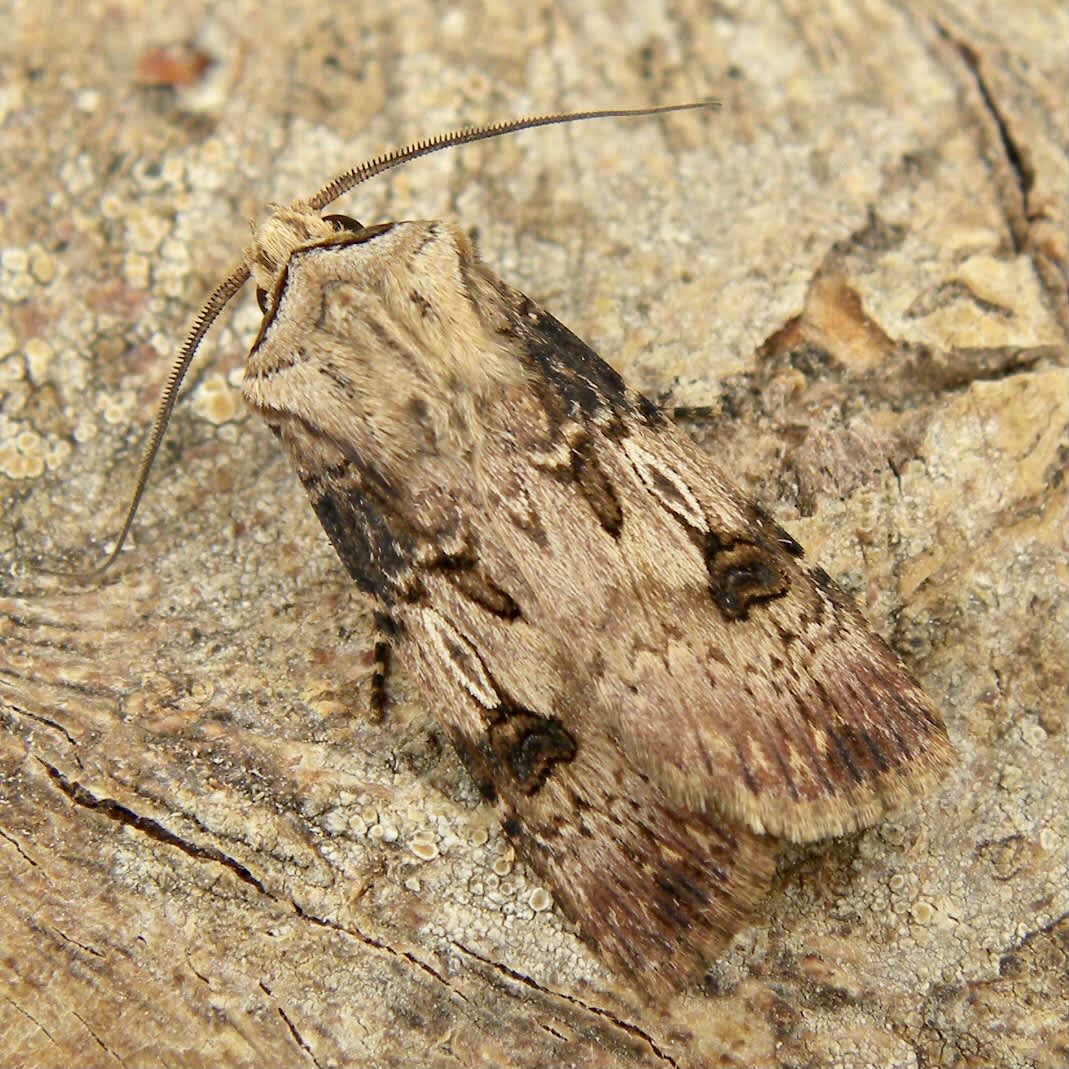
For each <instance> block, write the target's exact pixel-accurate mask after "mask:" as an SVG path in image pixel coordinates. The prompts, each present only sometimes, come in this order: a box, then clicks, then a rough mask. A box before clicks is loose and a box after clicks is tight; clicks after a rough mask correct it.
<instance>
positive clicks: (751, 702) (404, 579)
mask: <svg viewBox="0 0 1069 1069" xmlns="http://www.w3.org/2000/svg"><path fill="white" fill-rule="evenodd" d="M702 106H709V102H703V103H702V104H688V105H679V106H675V107H665V108H651V109H643V110H641V111H632V112H619V111H611V112H585V113H580V114H576V115H553V116H542V117H536V118H529V119H520V120H516V121H514V122H509V123H502V124H498V125H495V126H487V127H480V128H475V129H471V130H462V131H457V132H454V133H451V134H446V135H443V136H442V137H439V138H435V139H432V140H430V141H425V142H420V143H418V144H416V145H413V146H410V147H409V148H405V149H401V150H398V151H396V152H393V153H389V154H387V155H385V156H381V157H379V158H377V159H375V160H372V161H370V162H369V163H367V164H364V165H362V166H361V167H358V168H356V169H355V170H352V171H349V172H347V173H345V174H343V175H341V176H340V177H339V178H337V179H335V180H334V181H333V182H331V183H330V184H329V185H327V186H326V187H324V188H323V189H322V190H321V191H320V192H319V193H317V194H316V195H315V196H313V197H311V198H310V199H309V200H306V201H296V202H295V203H293V204H292V205H290V206H289V207H283V208H278V209H277V210H275V211H274V213H273V214H272V215H271V217H270V218H269V219H268V220H267V222H265V223H264V224H263V225H262V226H261V227H260V229H259V230H258V231H257V233H256V235H255V238H254V240H253V243H252V245H251V246H250V247H249V248H248V249H246V251H245V254H244V259H243V262H242V263H241V265H240V266H238V267H237V268H236V269H235V270H234V272H233V273H232V274H231V275H230V277H229V278H227V279H226V280H225V281H224V282H223V283H222V284H221V285H220V286H219V287H218V288H217V289H216V290H215V292H214V293H213V294H212V296H211V297H210V298H209V300H208V303H207V305H206V306H205V308H204V309H203V310H202V312H201V313H200V315H199V316H198V318H197V320H196V322H195V324H194V327H193V330H192V331H191V333H190V336H189V338H188V340H187V342H186V344H185V346H184V347H183V349H182V351H181V353H180V355H179V357H178V360H177V362H176V365H175V368H174V370H173V372H172V374H171V377H170V379H169V381H168V383H167V386H166V388H165V390H164V393H163V396H162V398H161V401H160V408H159V412H158V415H157V418H156V421H155V424H154V427H153V431H152V434H151V436H150V440H149V444H148V448H147V449H146V452H145V457H144V459H143V461H142V466H141V472H140V476H139V481H138V486H137V489H136V491H135V494H134V497H133V501H132V503H131V505H130V508H129V511H128V513H127V516H126V521H125V523H124V526H123V529H122V532H121V534H120V537H119V540H118V543H117V544H116V546H115V548H114V550H113V551H112V554H111V556H110V557H109V559H108V562H107V563H110V562H111V561H112V560H114V558H115V556H116V555H117V554H118V552H119V549H120V548H121V545H122V541H123V539H124V538H125V536H126V534H127V533H128V531H129V528H130V524H131V522H132V520H133V516H134V513H135V511H136V509H137V505H138V503H139V501H140V498H141V495H142V493H143V490H144V486H145V480H146V478H147V474H148V471H149V468H150V466H151V463H152V460H153V458H154V456H155V453H156V451H157V449H158V447H159V443H160V440H161V438H162V435H163V430H164V428H165V426H166V422H167V420H168V418H169V415H170V413H171V410H172V408H173V406H174V403H175V398H176V396H177V391H178V386H179V384H180V382H181V379H182V376H183V375H184V374H185V371H186V369H187V367H188V366H189V363H190V361H191V359H192V357H193V354H194V352H195V351H196V349H197V347H198V345H199V344H200V341H201V339H202V338H203V336H204V333H205V332H206V330H207V328H208V326H209V325H210V324H211V322H212V321H213V320H214V319H215V317H216V316H217V315H218V314H219V312H220V310H221V309H222V308H223V306H224V305H225V304H226V303H227V301H229V299H230V298H231V297H232V296H233V295H234V294H235V293H236V292H237V291H238V290H239V289H240V288H241V287H242V285H243V284H244V282H245V281H246V280H247V279H248V278H250V277H251V278H252V279H253V280H254V283H255V285H256V288H257V295H258V299H259V303H260V307H261V309H262V311H263V323H262V325H261V327H260V332H259V335H258V336H257V338H256V341H255V342H254V343H253V346H252V350H251V352H250V353H249V357H248V361H247V364H246V367H245V376H244V385H243V387H242V393H243V395H244V397H245V400H246V401H247V402H248V403H249V405H250V406H251V407H252V408H253V409H255V411H257V412H258V413H259V414H260V415H261V416H262V417H263V419H264V420H265V421H266V423H267V425H268V426H269V427H270V428H271V430H272V431H273V432H274V433H275V435H276V436H277V437H278V438H279V439H280V440H281V442H282V443H283V445H284V446H285V448H286V449H287V450H288V452H289V454H290V456H291V458H292V461H293V464H294V466H295V468H296V470H297V474H298V476H299V478H300V480H301V482H302V483H303V484H304V486H305V489H306V490H307V492H308V495H309V497H310V499H311V502H312V506H313V508H314V509H315V511H316V513H317V515H318V516H319V519H320V521H321V522H322V524H323V527H324V529H325V531H326V533H327V535H328V537H329V538H330V540H331V542H332V543H333V544H334V547H335V549H336V550H337V552H338V556H339V557H340V558H341V560H342V563H343V564H344V565H345V567H346V568H347V569H348V571H349V573H350V575H351V576H352V578H353V580H354V581H355V582H356V583H357V585H358V586H359V587H360V588H361V589H362V590H363V591H365V592H366V593H367V594H368V595H370V596H371V597H372V598H374V599H375V601H376V602H377V606H378V609H379V611H380V613H381V614H382V616H383V618H384V619H387V620H388V621H389V623H388V627H387V637H388V639H389V642H390V644H391V645H392V646H393V647H394V648H396V650H397V651H399V652H400V653H401V654H402V655H403V656H404V658H405V659H406V660H407V662H408V663H409V664H410V666H411V668H412V669H413V670H414V672H415V673H416V676H417V677H418V679H419V681H420V682H421V683H422V686H423V688H424V690H425V693H426V697H427V702H428V704H429V706H430V707H431V709H432V710H433V711H434V713H435V715H436V716H437V717H438V718H439V720H440V721H441V724H442V726H443V728H444V729H445V731H446V732H447V733H448V735H449V737H450V738H451V739H452V741H453V743H454V745H455V746H456V749H457V752H458V753H459V754H460V756H461V758H462V759H463V761H464V763H465V764H466V766H467V767H468V769H469V770H470V771H471V774H472V775H473V777H474V778H475V780H476V781H477V783H478V785H479V787H480V789H481V791H482V793H483V794H484V795H485V797H486V798H487V799H488V800H490V801H492V802H493V803H494V804H496V806H497V808H498V810H499V812H500V814H501V817H502V820H503V822H504V829H505V832H506V834H507V835H508V837H509V838H510V839H511V840H512V841H513V842H514V843H515V845H516V847H517V848H518V849H519V851H520V852H521V854H522V856H523V857H524V858H525V859H526V860H527V861H528V862H529V863H530V865H531V866H532V867H533V868H534V869H535V870H536V871H537V872H538V873H539V874H540V875H541V877H542V878H543V879H544V880H545V881H546V882H547V883H548V885H549V886H550V887H551V888H552V890H553V893H554V896H555V897H556V900H557V901H558V902H559V903H560V905H561V907H562V908H563V910H564V912H565V913H566V914H567V915H568V916H569V917H570V918H572V919H573V920H574V921H575V922H576V924H577V925H578V926H579V928H580V930H581V932H582V933H583V935H584V936H585V937H586V938H587V939H588V940H589V941H590V942H591V943H593V944H594V945H595V946H596V947H597V949H598V950H599V951H600V952H601V954H602V955H603V956H604V957H605V958H606V959H607V960H608V961H609V962H610V963H611V964H612V965H613V966H615V967H616V968H618V969H619V970H621V971H623V972H625V973H629V974H639V975H641V976H643V977H644V978H646V980H647V982H651V983H654V984H661V985H664V984H668V985H672V986H678V985H681V984H683V983H685V982H687V981H688V980H690V979H692V978H694V977H695V976H697V975H700V973H701V971H702V970H703V968H704V967H705V966H706V965H707V964H708V963H709V962H710V959H712V958H713V957H714V956H715V955H716V954H717V953H718V952H719V951H720V950H721V949H722V948H723V947H724V945H725V944H726V942H727V941H728V940H729V939H730V938H731V936H732V934H733V933H734V932H735V931H737V930H738V929H739V927H740V926H742V925H744V924H745V923H746V922H747V919H748V918H749V917H750V916H751V913H752V911H753V908H754V906H755V903H757V901H758V900H759V899H760V897H761V896H762V894H763V893H764V892H765V890H766V888H767V886H768V883H769V879H770V875H771V873H772V870H773V866H774V860H775V854H776V850H777V845H778V840H781V839H787V840H791V841H794V842H807V841H810V840H814V839H820V838H823V837H826V836H833V835H840V834H843V833H845V832H849V831H852V830H854V829H857V828H862V827H865V826H866V825H868V824H871V823H872V822H874V821H876V820H878V819H879V818H880V817H882V816H883V815H884V814H885V813H886V812H887V811H888V810H889V809H890V808H892V807H893V806H895V805H897V804H899V803H901V802H903V801H905V800H908V799H910V798H911V797H913V796H914V795H915V794H916V793H917V792H918V791H919V790H921V789H922V788H923V786H924V785H925V784H926V783H927V782H928V781H930V780H932V779H933V778H935V777H937V776H939V774H940V773H942V772H944V771H945V770H946V769H947V767H948V766H949V765H950V764H951V762H952V760H953V751H952V749H951V746H950V743H949V741H948V739H947V735H946V731H945V729H944V727H943V723H942V721H941V719H940V716H939V714H938V713H937V711H936V710H935V708H934V707H933V706H932V704H931V702H930V701H929V700H928V698H927V697H926V696H925V695H924V693H923V692H922V691H921V689H920V688H919V686H918V685H917V684H916V683H915V682H914V680H913V679H912V678H911V677H910V675H909V674H908V672H907V671H906V669H905V668H904V667H903V666H902V664H901V663H900V662H899V660H898V659H897V658H896V656H895V655H894V654H893V653H892V652H891V650H890V649H888V647H887V646H886V645H885V644H884V643H883V642H882V641H881V640H880V638H879V637H878V636H877V635H876V634H875V633H874V632H873V631H872V630H871V629H870V628H869V626H868V625H867V624H866V623H865V621H864V619H863V618H862V617H861V615H860V613H859V612H858V611H857V609H856V608H855V607H854V606H853V604H852V603H851V602H850V600H849V598H848V597H847V596H846V595H845V594H844V593H843V592H842V591H841V590H840V589H839V588H838V587H837V586H836V585H835V583H834V582H833V581H832V580H831V579H830V578H829V577H828V575H827V574H826V573H825V572H824V571H823V570H822V569H820V568H819V567H816V566H813V565H812V564H810V563H809V562H808V561H807V560H806V558H805V555H804V553H803V550H802V548H801V546H799V545H798V543H797V542H795V540H794V539H793V538H791V536H790V535H789V534H787V533H786V532H785V531H784V530H783V529H782V528H780V527H779V526H777V525H776V524H775V523H774V522H773V521H772V520H771V519H770V518H769V517H768V516H767V515H765V514H764V513H763V512H762V511H761V510H760V509H758V508H757V507H755V506H754V505H753V504H751V503H750V502H749V501H748V500H747V499H746V497H745V496H744V495H743V494H742V493H741V492H740V491H739V490H738V489H737V488H736V487H735V486H734V485H733V484H732V483H731V481H730V480H729V479H727V478H726V477H725V476H724V475H723V474H722V473H721V472H720V471H719V470H717V468H716V467H715V466H714V465H713V464H712V463H711V462H710V460H709V458H708V457H707V456H706V455H705V454H704V453H703V452H702V451H701V450H700V449H699V448H698V447H697V446H696V445H695V444H694V443H693V442H692V441H691V440H690V439H689V438H687V437H686V435H684V434H683V433H681V432H680V431H679V430H678V429H677V428H676V427H675V426H674V425H673V423H672V422H671V421H670V420H668V419H667V418H666V417H665V416H664V415H663V414H662V413H661V411H660V410H659V409H658V408H657V407H655V406H654V405H653V404H652V403H651V402H650V401H648V400H647V399H646V398H645V397H643V396H641V395H639V394H637V393H635V392H633V391H632V390H630V389H629V388H628V387H627V386H626V385H625V384H624V382H623V381H622V379H621V378H620V376H619V375H618V374H617V373H616V372H615V371H614V370H613V369H612V368H611V367H610V366H609V365H608V364H606V363H605V362H604V361H603V360H602V359H601V358H600V357H599V356H598V355H597V354H596V353H594V352H593V351H592V350H591V349H589V348H588V347H587V346H586V345H585V344H584V343H583V342H582V341H580V340H579V338H577V337H576V336H575V335H574V334H572V333H571V332H570V331H569V330H568V329H567V328H566V327H564V326H563V325H562V324H561V323H559V322H558V321H557V320H556V319H554V318H553V316H552V315H550V314H549V312H547V311H546V310H545V309H543V308H541V307H539V306H538V305H537V304H536V303H535V302H534V301H532V300H530V298H528V297H526V296H524V295H523V294H522V293H520V292H519V291H517V290H515V289H513V288H512V287H511V286H509V285H508V284H507V283H505V282H503V281H502V280H501V279H499V278H498V277H497V276H496V275H495V274H494V273H493V272H492V271H491V270H490V269H489V268H488V267H487V266H486V265H485V264H483V263H482V262H481V261H480V259H479V258H478V255H477V254H476V252H475V249H474V248H473V246H472V243H471V241H470V240H469V238H468V237H467V236H465V234H464V233H463V232H462V231H461V230H460V229H458V228H457V227H456V226H453V225H451V224H449V223H445V222H399V223H392V222H388V223H376V224H373V225H370V226H365V225H364V224H362V223H359V222H357V221H356V220H354V219H350V218H348V217H345V216H339V215H327V216H323V215H321V214H320V212H321V209H322V208H323V207H324V206H325V205H327V204H328V203H330V202H331V201H333V200H334V199H336V198H337V197H338V196H340V195H341V194H342V193H344V192H347V191H348V190H349V189H351V188H352V187H353V186H355V185H357V184H358V183H360V182H362V181H364V180H366V179H367V178H370V177H372V176H373V175H376V174H379V173H381V172H382V171H385V170H387V169H389V168H392V167H395V166H398V165H399V164H401V163H403V162H405V161H406V160H409V159H411V158H413V157H415V156H419V155H423V154H425V153H427V152H431V151H434V150H436V149H439V148H443V147H447V146H450V145H456V144H461V143H464V142H469V141H475V140H480V139H483V138H487V137H493V136H497V135H499V134H502V133H506V132H509V131H513V130H519V129H523V128H526V127H532V126H537V125H545V124H549V123H555V122H564V121H572V120H575V119H580V118H594V117H601V116H607V115H646V114H656V113H660V112H666V111H672V110H679V109H680V108H687V107H702ZM106 566H107V565H106V564H105V567H106Z"/></svg>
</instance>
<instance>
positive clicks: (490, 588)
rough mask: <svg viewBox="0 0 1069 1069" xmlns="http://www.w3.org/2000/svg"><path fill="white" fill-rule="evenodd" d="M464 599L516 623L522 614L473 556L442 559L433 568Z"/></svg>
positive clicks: (510, 596) (514, 602) (513, 600)
mask: <svg viewBox="0 0 1069 1069" xmlns="http://www.w3.org/2000/svg"><path fill="white" fill-rule="evenodd" d="M428 567H429V568H432V569H433V570H435V571H438V572H441V573H442V574H443V575H444V576H445V577H446V578H447V579H448V580H449V582H450V583H452V584H453V586H455V587H456V588H457V590H459V591H460V592H461V593H462V594H463V595H464V596H465V597H467V598H469V599H470V600H472V601H474V602H475V604H476V605H480V606H482V608H484V609H486V611H487V612H491V613H493V614H494V615H495V616H499V617H501V619H503V620H517V619H519V617H520V616H521V615H522V612H521V610H520V606H519V604H518V603H517V601H516V599H515V598H513V597H512V595H511V594H510V593H509V592H508V591H507V590H503V589H502V588H501V587H500V586H499V585H498V584H497V583H495V582H494V580H493V579H492V578H491V577H490V575H489V574H488V573H487V571H486V569H485V568H484V567H483V565H482V562H481V561H480V560H479V559H478V558H477V557H475V556H474V555H464V556H449V557H442V558H441V559H439V560H438V561H436V562H435V563H434V564H433V565H429V566H428Z"/></svg>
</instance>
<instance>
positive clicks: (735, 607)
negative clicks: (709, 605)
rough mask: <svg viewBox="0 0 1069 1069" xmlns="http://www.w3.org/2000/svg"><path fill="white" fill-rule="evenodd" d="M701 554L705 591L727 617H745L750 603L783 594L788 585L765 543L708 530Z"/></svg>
mask: <svg viewBox="0 0 1069 1069" xmlns="http://www.w3.org/2000/svg"><path fill="white" fill-rule="evenodd" d="M704 554H705V566H706V568H707V569H708V572H709V591H710V593H711V594H712V596H713V601H714V602H715V603H716V606H717V608H718V609H719V610H720V611H721V612H722V613H723V614H724V616H725V617H727V619H729V620H745V619H746V617H747V615H748V614H749V611H750V608H751V607H752V606H753V605H755V604H757V603H760V602H763V601H770V600H772V599H774V598H780V597H783V595H784V594H786V593H787V591H788V590H789V589H790V586H791V583H790V578H789V577H788V575H787V572H786V570H785V569H784V568H783V566H782V564H781V563H780V561H778V560H777V559H776V554H775V552H774V551H773V550H771V549H770V548H769V547H767V546H763V545H759V544H758V543H756V542H752V541H750V540H748V539H745V538H737V537H732V536H725V535H719V534H717V533H716V532H715V531H709V532H708V533H707V534H706V536H705V546H704Z"/></svg>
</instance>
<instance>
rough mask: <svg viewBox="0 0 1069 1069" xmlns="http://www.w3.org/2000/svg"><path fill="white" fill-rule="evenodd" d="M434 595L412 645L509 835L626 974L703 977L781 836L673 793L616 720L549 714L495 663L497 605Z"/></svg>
mask: <svg viewBox="0 0 1069 1069" xmlns="http://www.w3.org/2000/svg"><path fill="white" fill-rule="evenodd" d="M427 593H428V601H429V603H430V605H432V606H433V607H428V606H424V607H422V608H415V609H408V610H403V617H404V629H405V633H406V636H407V638H409V639H411V641H410V642H408V643H407V645H406V653H407V655H408V657H409V658H411V659H412V663H413V667H414V668H415V669H416V671H417V673H418V674H419V675H420V676H421V677H422V678H423V680H424V682H425V683H426V684H427V685H428V686H429V689H430V693H432V694H434V695H435V697H436V699H437V702H438V705H437V708H436V713H437V715H438V717H439V719H440V720H441V721H442V722H443V723H444V724H445V725H446V726H447V728H448V731H449V734H450V736H451V738H452V741H453V744H454V746H455V748H456V750H457V752H458V753H459V754H460V756H461V758H462V760H463V761H464V763H465V764H466V766H467V767H468V769H469V771H470V772H471V773H472V775H473V776H474V778H475V780H476V782H477V783H478V784H479V785H480V788H481V789H482V791H483V793H484V795H485V796H486V797H487V798H489V799H493V800H494V801H496V803H497V805H498V808H499V810H500V812H501V815H502V819H503V827H504V829H505V832H506V834H507V835H508V836H509V838H510V839H511V840H512V841H513V842H514V843H515V845H516V846H517V848H518V850H519V852H520V853H521V855H522V856H523V857H524V858H525V859H526V860H527V861H528V862H529V863H530V864H531V865H532V866H533V867H534V868H535V870H536V871H537V872H538V873H539V874H540V875H541V877H542V878H543V879H544V880H545V881H546V882H547V884H548V885H549V886H550V887H551V888H552V889H553V893H554V896H555V898H556V899H557V901H558V902H559V904H560V905H561V907H562V908H563V910H564V912H565V913H566V914H567V915H568V916H570V917H571V918H573V919H574V920H575V921H577V922H578V924H579V929H580V932H581V934H582V935H583V936H584V938H586V939H587V940H588V941H590V942H591V943H593V944H594V945H595V947H596V948H597V949H598V950H599V952H600V953H601V954H602V955H603V956H604V957H605V958H606V959H607V960H608V961H609V962H610V964H612V965H613V966H615V967H616V968H617V969H619V970H620V971H621V972H623V973H624V974H625V975H633V976H640V977H642V978H643V982H644V983H646V984H647V985H648V987H649V988H650V989H661V988H664V989H667V988H674V987H679V986H682V985H683V984H684V983H686V982H688V981H690V980H693V979H695V978H696V977H698V976H700V975H701V973H702V972H703V971H704V969H705V968H707V966H708V964H709V962H710V961H711V960H713V959H714V958H715V957H716V955H717V954H719V953H720V951H721V950H722V949H723V948H724V946H725V945H726V943H727V942H728V941H729V940H730V939H731V937H732V935H733V934H734V933H735V932H736V931H737V930H738V929H739V928H740V927H742V926H743V925H744V924H746V923H747V921H748V919H749V918H750V916H751V914H752V911H753V909H754V907H755V905H756V903H757V902H758V901H759V900H760V899H761V898H762V897H763V896H764V894H765V892H766V891H767V889H768V884H769V881H770V878H771V874H772V871H773V869H774V855H775V843H774V841H773V840H771V839H769V838H767V837H764V836H760V835H757V834H755V833H754V832H752V831H751V830H749V829H748V828H746V827H744V826H742V825H740V824H736V823H732V822H731V821H729V820H726V819H725V818H724V817H723V816H722V815H720V814H715V813H704V812H701V811H697V810H694V809H691V808H688V807H687V806H684V805H680V804H677V803H674V802H672V801H671V800H670V799H669V798H668V797H667V796H666V795H665V793H664V792H663V791H662V790H661V789H660V787H659V786H658V785H657V783H655V782H654V781H653V780H652V779H651V778H650V776H649V775H648V773H647V771H646V770H644V768H643V767H642V765H640V764H639V763H638V762H635V761H633V760H631V759H630V758H629V756H628V755H627V754H625V753H624V752H622V751H621V749H620V747H619V745H618V742H617V740H616V739H615V738H614V737H613V732H612V725H611V724H610V723H609V721H607V720H604V719H598V718H597V717H581V718H576V717H575V716H574V715H571V711H570V710H568V709H567V708H564V709H560V710H559V712H560V716H555V715H552V714H549V715H547V714H546V713H544V712H538V711H536V710H537V709H538V707H539V706H542V705H543V702H544V698H545V695H544V694H543V693H540V688H539V686H538V684H537V679H536V677H534V676H528V677H527V682H528V683H529V684H530V685H525V682H524V680H523V678H522V676H520V675H513V674H511V673H507V672H504V671H498V672H497V673H496V674H495V672H494V670H493V668H492V667H491V666H494V667H496V668H497V669H501V667H502V666H501V664H500V662H498V663H497V664H496V665H495V664H494V662H495V660H496V658H495V655H494V652H493V651H492V652H490V653H489V654H488V653H487V650H486V648H485V647H484V646H482V645H481V644H480V645H478V646H477V645H476V643H477V642H478V641H479V639H478V636H479V634H480V632H481V631H482V630H483V627H484V626H485V625H486V623H487V621H486V620H485V619H480V616H481V615H482V614H483V613H485V610H484V609H480V608H479V607H478V606H476V605H475V604H474V603H473V602H471V601H470V600H468V599H467V598H466V596H464V595H463V594H461V593H459V592H458V591H457V589H456V588H455V587H454V586H453V585H452V583H451V582H449V581H448V580H445V579H442V578H435V577H431V578H429V580H428V587H427ZM517 626H518V627H519V628H520V629H523V628H524V625H523V624H518V625H517ZM520 645H521V647H522V646H523V645H524V644H523V643H522V642H521V643H520ZM529 648H530V647H528V650H529ZM499 651H500V647H499V649H498V651H497V652H499ZM579 720H581V723H579V722H578V721H579Z"/></svg>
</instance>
